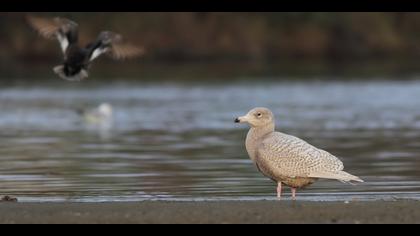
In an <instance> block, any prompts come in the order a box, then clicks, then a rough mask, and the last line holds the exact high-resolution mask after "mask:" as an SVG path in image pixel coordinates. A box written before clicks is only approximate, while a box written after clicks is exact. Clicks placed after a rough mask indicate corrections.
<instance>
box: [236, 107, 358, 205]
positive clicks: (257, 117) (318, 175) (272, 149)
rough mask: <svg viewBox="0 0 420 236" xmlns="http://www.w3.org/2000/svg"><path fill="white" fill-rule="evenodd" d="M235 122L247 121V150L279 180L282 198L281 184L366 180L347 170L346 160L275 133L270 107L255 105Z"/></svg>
mask: <svg viewBox="0 0 420 236" xmlns="http://www.w3.org/2000/svg"><path fill="white" fill-rule="evenodd" d="M235 122H236V123H248V124H249V125H250V126H251V129H250V130H249V132H248V135H247V137H246V142H245V145H246V150H247V151H248V155H249V156H250V158H251V160H252V161H253V162H254V163H255V165H256V166H257V168H258V170H259V171H260V172H261V173H262V174H263V175H265V176H266V177H268V178H270V179H272V180H273V181H275V182H276V183H277V197H278V198H279V199H280V198H281V190H282V184H284V185H286V186H289V187H291V188H292V198H293V200H295V199H296V189H298V188H303V187H306V186H308V185H310V184H312V183H314V182H315V181H316V180H318V179H335V180H339V181H341V182H349V183H350V182H351V181H355V182H363V180H361V179H360V178H359V177H357V176H354V175H351V174H349V173H347V172H344V171H343V169H344V165H343V163H342V162H341V161H340V160H339V159H338V158H337V157H335V156H333V155H331V154H330V153H328V152H326V151H324V150H321V149H318V148H316V147H314V146H312V145H310V144H309V143H307V142H305V141H303V140H302V139H299V138H297V137H294V136H291V135H287V134H284V133H280V132H275V121H274V115H273V113H272V112H271V111H270V110H269V109H267V108H255V109H252V110H251V111H249V112H248V114H246V115H245V116H242V117H238V118H237V119H236V120H235Z"/></svg>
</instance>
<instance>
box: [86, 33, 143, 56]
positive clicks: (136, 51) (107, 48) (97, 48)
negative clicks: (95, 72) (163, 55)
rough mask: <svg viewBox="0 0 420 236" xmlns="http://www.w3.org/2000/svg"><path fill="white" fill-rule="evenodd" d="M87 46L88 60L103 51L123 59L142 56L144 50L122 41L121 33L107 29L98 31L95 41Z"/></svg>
mask: <svg viewBox="0 0 420 236" xmlns="http://www.w3.org/2000/svg"><path fill="white" fill-rule="evenodd" d="M88 47H90V50H91V56H90V60H89V61H93V60H94V59H96V58H97V57H99V56H100V55H102V54H105V53H106V54H108V55H110V56H111V57H112V58H113V59H115V60H124V59H131V58H135V57H139V56H142V55H143V54H144V52H145V51H144V48H142V47H137V46H135V45H132V44H128V43H124V42H123V40H122V36H121V35H119V34H116V33H113V32H109V31H104V32H102V33H100V34H99V37H98V39H97V40H96V42H95V43H94V44H92V45H90V46H88Z"/></svg>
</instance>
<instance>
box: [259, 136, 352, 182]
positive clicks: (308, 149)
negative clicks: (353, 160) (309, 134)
mask: <svg viewBox="0 0 420 236" xmlns="http://www.w3.org/2000/svg"><path fill="white" fill-rule="evenodd" d="M257 155H258V161H262V162H264V164H265V165H269V166H271V167H272V168H273V169H274V170H275V171H278V173H281V174H282V175H284V176H287V177H312V178H332V179H336V178H337V175H336V174H337V173H341V171H342V170H343V168H344V166H343V163H342V162H341V161H340V160H339V159H338V158H337V157H335V156H333V155H331V154H330V153H328V152H326V151H324V150H321V149H318V148H316V147H314V146H312V145H310V144H309V143H307V142H305V141H303V140H302V139H299V138H297V137H294V136H291V135H286V134H283V133H279V132H275V133H273V134H271V135H269V136H267V137H266V138H265V139H264V140H263V141H262V142H261V144H260V145H259V147H258V149H257Z"/></svg>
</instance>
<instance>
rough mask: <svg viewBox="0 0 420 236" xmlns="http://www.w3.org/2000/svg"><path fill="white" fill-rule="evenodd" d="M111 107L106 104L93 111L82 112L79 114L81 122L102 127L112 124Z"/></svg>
mask: <svg viewBox="0 0 420 236" xmlns="http://www.w3.org/2000/svg"><path fill="white" fill-rule="evenodd" d="M112 110H113V109H112V106H111V105H110V104H108V103H102V104H101V105H99V106H98V107H97V108H95V109H91V110H82V111H80V114H81V115H82V116H83V120H84V121H85V123H87V124H92V125H104V124H107V125H109V124H111V123H112V120H113V119H112V116H113V112H112Z"/></svg>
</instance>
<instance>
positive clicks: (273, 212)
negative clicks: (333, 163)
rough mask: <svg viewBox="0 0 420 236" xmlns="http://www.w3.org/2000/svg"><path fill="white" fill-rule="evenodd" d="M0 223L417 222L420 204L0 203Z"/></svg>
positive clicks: (414, 202)
mask: <svg viewBox="0 0 420 236" xmlns="http://www.w3.org/2000/svg"><path fill="white" fill-rule="evenodd" d="M0 223H2V224H5V223H6V224H8V223H29V224H32V223H52V224H54V223H75V224H86V223H102V224H108V223H117V224H125V223H143V224H148V223H152V224H159V223H194V224H206V223H210V224H216V223H217V224H218V223H223V224H229V223H293V224H294V223H350V224H363V223H420V202H418V201H395V202H386V201H375V202H350V203H344V202H299V201H298V202H290V201H284V202H277V201H255V202H253V201H249V202H248V201H242V202H241V201H237V202H234V201H229V202H223V201H222V202H147V201H145V202H132V203H1V204H0Z"/></svg>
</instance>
